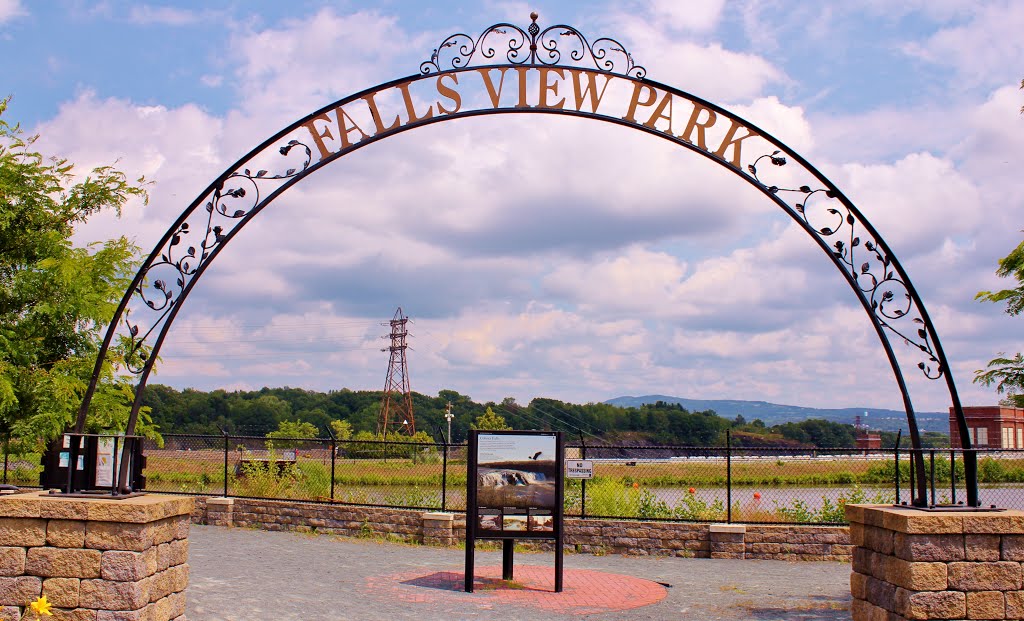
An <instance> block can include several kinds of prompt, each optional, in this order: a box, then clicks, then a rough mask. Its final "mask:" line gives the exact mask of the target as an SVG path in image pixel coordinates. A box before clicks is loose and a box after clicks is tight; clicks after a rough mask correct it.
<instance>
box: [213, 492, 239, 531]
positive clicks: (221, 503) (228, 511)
mask: <svg viewBox="0 0 1024 621" xmlns="http://www.w3.org/2000/svg"><path fill="white" fill-rule="evenodd" d="M234 512H235V499H234V498H223V497H219V498H207V499H206V523H207V524H209V525H210V526H233V525H234V523H235V520H234Z"/></svg>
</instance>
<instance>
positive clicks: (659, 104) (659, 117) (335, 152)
mask: <svg viewBox="0 0 1024 621" xmlns="http://www.w3.org/2000/svg"><path fill="white" fill-rule="evenodd" d="M714 108H715V107H714V106H712V105H711V104H708V103H706V102H702V101H701V100H698V99H696V98H689V97H686V96H683V95H680V94H677V93H672V92H669V91H668V90H665V89H663V88H659V87H658V86H656V85H654V84H652V83H649V82H644V81H640V80H637V79H635V78H627V77H623V76H618V75H612V74H607V73H602V72H598V71H589V70H584V69H569V68H562V67H498V68H493V67H483V68H474V69H462V70H455V71H448V72H444V73H440V74H433V75H427V76H422V77H418V78H412V79H406V80H404V81H399V82H395V83H389V84H385V85H384V86H382V87H377V88H376V89H375V90H370V91H366V92H363V93H360V94H358V95H356V96H354V97H352V98H349V99H347V100H343V101H342V103H341V104H340V105H338V106H336V107H334V108H333V109H331V110H327V111H325V112H321V113H318V114H315V115H312V116H311V117H310V118H309V119H308V120H306V122H305V123H303V127H305V128H306V129H307V130H308V131H309V133H310V135H311V136H312V139H313V143H314V144H315V146H316V149H317V150H318V151H319V158H320V160H321V161H324V160H328V159H332V158H333V157H335V156H340V155H342V154H344V153H345V152H347V151H350V150H352V149H354V148H358V147H360V146H362V145H364V144H368V143H370V142H373V141H376V140H377V139H380V138H384V137H386V136H388V135H390V134H393V133H397V132H399V131H402V130H405V129H411V128H413V127H417V126H420V125H424V124H427V123H433V122H437V121H439V120H442V119H444V118H445V117H455V116H475V115H479V114H484V113H493V112H507V113H516V112H527V111H529V112H551V113H560V114H570V115H576V116H588V117H600V118H602V119H603V120H606V121H611V122H614V123H620V124H625V125H631V126H634V127H637V128H641V129H645V130H647V131H649V132H651V133H656V134H660V135H662V136H663V137H665V138H668V139H670V140H673V141H676V142H681V143H687V144H688V145H691V146H694V147H697V148H698V149H700V150H701V151H702V152H704V153H705V154H707V155H711V156H714V157H715V158H716V159H718V160H720V161H722V162H724V163H726V164H728V165H730V166H732V167H733V168H735V169H737V170H739V169H740V168H741V166H740V162H741V161H742V160H741V149H742V147H743V141H744V140H746V139H748V138H751V137H754V136H757V135H758V134H757V133H756V132H755V131H754V130H752V129H750V128H749V127H747V126H746V125H744V124H743V123H741V122H739V121H738V120H736V119H733V118H729V117H726V116H725V114H724V113H723V112H722V111H720V110H719V111H716V110H715V109H714Z"/></svg>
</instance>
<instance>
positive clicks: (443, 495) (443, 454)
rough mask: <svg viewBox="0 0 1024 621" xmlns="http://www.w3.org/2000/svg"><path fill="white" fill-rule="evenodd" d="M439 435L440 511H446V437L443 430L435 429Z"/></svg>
mask: <svg viewBox="0 0 1024 621" xmlns="http://www.w3.org/2000/svg"><path fill="white" fill-rule="evenodd" d="M437 433H439V434H441V511H447V510H448V436H446V435H444V430H443V429H441V428H440V427H438V428H437Z"/></svg>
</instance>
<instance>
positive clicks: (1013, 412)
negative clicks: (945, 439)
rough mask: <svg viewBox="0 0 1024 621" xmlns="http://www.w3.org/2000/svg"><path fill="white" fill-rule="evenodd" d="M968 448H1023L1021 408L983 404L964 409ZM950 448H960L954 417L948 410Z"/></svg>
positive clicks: (1023, 434) (1023, 421)
mask: <svg viewBox="0 0 1024 621" xmlns="http://www.w3.org/2000/svg"><path fill="white" fill-rule="evenodd" d="M964 417H965V418H966V419H967V429H968V430H969V431H970V433H971V446H974V447H975V448H1007V449H1024V408H1015V407H1011V406H1006V405H985V406H973V407H965V408H964ZM949 441H950V446H960V431H959V430H958V429H957V424H956V414H954V413H953V408H949Z"/></svg>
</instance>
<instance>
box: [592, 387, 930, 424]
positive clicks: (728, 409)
mask: <svg viewBox="0 0 1024 621" xmlns="http://www.w3.org/2000/svg"><path fill="white" fill-rule="evenodd" d="M656 401H664V402H665V403H678V404H680V405H682V406H683V407H684V408H686V409H687V410H690V411H691V412H700V411H704V410H714V411H715V413H716V414H718V415H719V416H723V417H725V418H730V419H731V418H736V417H737V416H740V415H742V416H743V418H745V419H746V420H747V421H748V422H750V421H753V420H754V419H755V418H760V419H761V420H762V421H764V423H765V424H766V425H768V426H769V427H771V426H772V425H779V424H782V423H788V422H798V421H802V420H807V419H809V418H823V419H825V420H830V421H835V422H837V423H849V424H851V425H852V424H853V422H854V419H855V417H856V416H857V415H858V414H859V415H860V416H861V420H862V422H863V423H864V424H866V425H867V426H868V427H869V428H871V429H878V430H881V431H897V430H899V429H902V430H903V431H904V433H906V431H907V414H906V412H903V411H901V410H885V409H881V408H838V409H821V408H805V407H801V406H798V405H779V404H777V403H768V402H767V401H739V400H733V399H686V398H683V397H670V396H667V395H644V396H642V397H616V398H614V399H609V400H608V401H605V403H607V404H609V405H615V406H618V407H623V408H631V407H632V408H636V407H640V406H641V405H644V404H645V403H654V402H656ZM916 415H917V425H918V427H920V429H921V431H941V432H943V433H949V414H948V413H946V412H917V413H916Z"/></svg>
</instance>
